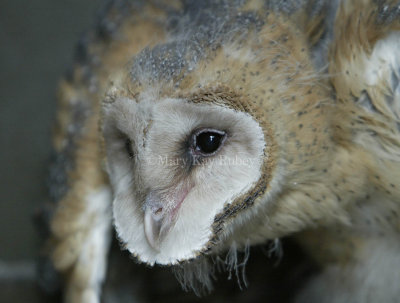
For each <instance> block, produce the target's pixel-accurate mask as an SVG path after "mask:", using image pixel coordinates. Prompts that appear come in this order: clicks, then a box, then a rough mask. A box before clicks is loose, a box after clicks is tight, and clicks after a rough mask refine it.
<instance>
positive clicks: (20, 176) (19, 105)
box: [0, 0, 103, 302]
mask: <svg viewBox="0 0 400 303" xmlns="http://www.w3.org/2000/svg"><path fill="white" fill-rule="evenodd" d="M102 3H103V0H87V1H84V0H64V1H60V0H58V1H57V0H35V1H31V0H0V146H1V150H0V167H1V173H0V302H35V301H40V302H43V300H42V299H43V298H42V297H41V295H40V293H39V292H38V291H37V289H36V287H35V285H34V283H33V282H34V281H32V279H34V271H35V268H34V262H33V261H34V259H35V257H36V256H37V254H38V251H39V242H40V240H39V236H38V234H37V232H36V231H35V230H34V227H33V223H32V221H33V220H32V215H33V213H34V212H35V210H37V209H38V208H39V207H40V206H41V204H42V203H43V202H44V201H45V199H47V196H46V186H45V180H46V174H47V168H48V161H49V157H50V151H51V126H52V123H53V117H54V112H55V108H56V102H55V100H56V98H55V95H56V87H57V82H58V81H59V79H60V78H61V77H62V75H63V73H64V72H65V71H66V70H67V68H68V66H69V65H70V64H71V62H72V59H73V53H74V46H75V43H76V41H77V40H78V39H79V37H80V36H81V35H82V34H83V33H84V32H85V30H87V29H89V28H90V26H91V25H92V24H93V23H94V20H95V15H96V12H97V11H98V9H99V8H100V6H101V4H102ZM21 284H23V286H24V287H23V288H21V287H20V285H21ZM22 290H23V291H22Z"/></svg>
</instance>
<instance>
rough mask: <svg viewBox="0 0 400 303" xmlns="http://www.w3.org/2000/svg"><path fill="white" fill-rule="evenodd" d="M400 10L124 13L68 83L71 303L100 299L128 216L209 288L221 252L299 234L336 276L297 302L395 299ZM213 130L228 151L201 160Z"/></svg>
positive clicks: (337, 7)
mask: <svg viewBox="0 0 400 303" xmlns="http://www.w3.org/2000/svg"><path fill="white" fill-rule="evenodd" d="M164 2H165V3H164ZM399 7H400V3H398V2H397V1H370V0H358V1H356V0H351V1H344V2H340V3H336V2H335V1H333V2H329V1H322V0H321V1H289V2H287V3H286V2H285V3H281V2H279V1H256V0H253V1H245V2H244V3H242V2H241V1H234V2H231V3H228V2H224V1H221V2H213V1H205V2H204V3H201V4H199V3H197V4H196V3H194V2H193V3H192V2H190V1H188V2H180V1H175V2H167V1H159V2H158V1H157V2H154V3H153V2H152V1H151V2H149V3H146V4H145V3H142V2H140V1H137V2H122V3H119V2H118V3H117V2H116V3H115V5H113V6H111V7H110V8H109V10H108V11H107V14H106V16H105V17H103V18H102V19H101V20H102V21H101V23H100V26H99V28H98V30H97V31H95V32H93V34H91V35H89V36H88V37H87V40H86V41H84V42H83V44H82V46H81V48H80V50H81V51H80V57H79V58H78V59H79V60H77V62H76V64H75V66H74V69H73V71H72V74H71V75H70V76H69V77H67V78H66V79H65V80H63V81H62V83H61V87H60V96H59V100H60V105H59V112H58V120H57V121H58V122H57V127H56V130H55V144H54V145H55V149H56V151H57V153H58V154H59V160H58V162H57V163H58V166H55V169H54V176H56V177H57V178H56V179H55V182H54V187H53V191H52V192H53V195H54V198H55V200H57V205H56V208H55V212H54V215H53V217H52V221H51V232H52V239H51V240H50V243H51V245H52V246H51V247H52V249H51V250H52V252H51V256H52V260H53V262H54V265H55V267H56V268H57V270H59V271H61V272H64V273H65V274H66V276H67V277H68V278H67V280H66V281H67V282H66V298H67V301H68V302H93V301H94V302H96V300H98V298H99V296H100V293H101V283H102V281H103V279H104V276H105V275H106V272H105V265H106V256H107V251H108V246H109V245H108V242H109V238H110V235H109V233H110V228H111V216H112V215H111V213H112V211H111V208H113V221H114V225H115V227H116V230H117V236H118V238H119V240H120V242H121V243H122V245H123V247H125V248H126V249H127V250H129V251H130V253H132V254H133V255H134V256H135V257H136V258H137V259H138V260H140V261H142V262H146V263H148V264H151V265H153V264H154V263H160V264H169V265H172V264H175V265H176V264H183V267H184V268H186V271H193V273H192V274H187V272H186V273H185V277H188V276H192V277H194V279H199V280H201V282H203V283H205V284H206V285H207V286H209V285H208V284H209V277H208V275H207V274H204V273H199V272H200V270H204V268H207V269H208V270H209V271H210V272H211V267H212V265H211V263H212V262H211V261H210V260H211V258H210V256H214V255H219V254H222V253H224V251H227V250H229V249H231V250H232V249H234V250H236V249H239V250H241V249H244V247H246V246H248V245H253V244H259V243H264V242H266V241H268V240H274V239H278V238H281V237H285V236H292V237H293V238H294V239H295V240H296V241H297V242H298V243H300V245H301V246H303V248H304V249H305V250H306V251H307V253H308V254H309V255H310V256H311V258H313V259H314V260H315V261H316V262H317V263H318V265H319V266H320V268H321V274H320V275H318V276H316V277H314V278H313V279H312V280H311V281H310V283H308V286H307V287H305V288H304V289H303V290H302V291H301V293H300V294H299V296H298V301H299V302H377V301H382V302H395V300H396V298H398V295H399V290H398V287H397V286H396V281H398V279H399V278H400V274H399V273H398V272H399V271H398V270H396V269H397V267H399V266H400V257H399V252H400V242H399V236H400V220H399V217H398V216H399V213H400V183H399V180H400V93H399V89H400V86H399V79H400V76H399V75H400V59H398V58H400V56H399V55H400V53H399V52H400V51H399V48H398V47H399V46H400V32H399V30H400V19H399V18H400V9H399ZM210 133H211V135H212V136H213V138H215V137H216V138H218V136H224V139H223V140H222V141H221V142H222V143H220V146H221V147H218V149H216V151H215V152H213V153H209V154H207V153H204V152H201V153H200V156H199V155H198V154H199V152H198V149H199V148H200V149H201V148H202V147H201V146H200V147H199V146H198V145H196V144H199V143H198V142H200V140H201V138H200V137H199V136H200V134H206V135H208V136H210ZM203 137H204V135H203ZM193 140H194V143H193ZM196 140H197V141H196ZM196 142H197V143H196ZM193 144H194V145H195V146H193ZM126 149H127V151H128V154H129V156H128V155H127V154H126ZM164 156H165V157H166V159H168V160H174V162H173V164H171V163H172V162H170V163H169V164H167V163H166V162H160V159H162V157H164ZM218 156H220V157H222V158H223V159H225V160H226V159H234V158H235V159H236V160H237V159H239V160H241V161H245V160H248V161H249V162H248V163H246V164H245V165H243V166H242V167H239V165H237V163H236V164H232V162H229V163H230V164H229V165H226V163H225V162H224V163H225V164H224V165H220V164H221V163H217V164H215V163H211V164H210V163H209V162H207V161H209V160H212V159H217V160H221V159H222V158H218ZM154 160H157V161H158V162H154ZM250 160H251V161H250ZM196 163H201V165H196ZM218 165H220V166H218ZM106 171H107V173H106ZM57 180H58V181H57ZM110 187H111V188H112V194H111V191H110ZM111 196H113V199H114V202H113V203H111V201H112V198H111ZM207 211H208V212H207ZM192 263H193V264H201V265H199V266H197V267H198V268H197V269H196V266H194V267H193V268H192V267H191V266H190V264H192ZM187 264H189V265H187ZM204 266H205V267H204ZM189 267H190V269H188V268H189ZM199 268H200V269H199ZM185 282H186V283H188V284H191V283H192V284H193V283H194V282H193V281H192V280H191V279H188V280H187V281H185Z"/></svg>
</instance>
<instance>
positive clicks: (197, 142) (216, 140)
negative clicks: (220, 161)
mask: <svg viewBox="0 0 400 303" xmlns="http://www.w3.org/2000/svg"><path fill="white" fill-rule="evenodd" d="M225 137H226V134H225V132H222V131H217V130H210V129H205V130H202V131H200V132H198V133H196V134H195V135H194V138H193V141H194V142H193V143H194V144H193V145H194V150H195V152H200V153H201V154H203V155H206V156H209V155H212V154H214V153H215V152H216V151H217V150H218V149H219V148H220V146H221V145H222V143H223V142H224V141H225Z"/></svg>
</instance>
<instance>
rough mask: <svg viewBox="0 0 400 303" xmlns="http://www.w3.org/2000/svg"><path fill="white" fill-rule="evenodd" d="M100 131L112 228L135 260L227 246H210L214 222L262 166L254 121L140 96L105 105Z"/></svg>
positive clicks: (218, 108) (173, 259) (161, 259)
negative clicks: (110, 188) (111, 197)
mask: <svg viewBox="0 0 400 303" xmlns="http://www.w3.org/2000/svg"><path fill="white" fill-rule="evenodd" d="M103 132H104V138H105V143H106V152H107V161H108V171H109V175H110V179H111V183H112V185H113V188H114V197H115V199H114V202H113V211H114V222H115V226H116V230H117V234H118V237H119V238H120V240H121V241H122V242H123V243H125V245H126V247H127V249H128V250H129V251H130V252H131V253H132V254H134V255H135V256H137V257H138V258H139V260H141V261H143V262H147V263H149V264H154V263H158V264H175V263H177V262H180V261H182V260H188V259H192V258H194V257H196V256H197V255H198V254H199V253H201V252H205V251H207V250H209V249H211V248H212V249H215V247H214V246H216V247H219V246H220V247H223V246H224V243H223V242H221V241H220V242H219V243H218V244H216V242H215V241H212V239H213V237H214V236H215V228H214V227H215V221H216V217H217V215H218V214H220V213H221V212H222V211H223V209H224V207H225V208H226V207H229V205H230V204H231V203H232V202H233V201H235V200H237V199H239V200H240V197H241V196H244V195H245V194H246V193H247V192H248V191H250V190H251V189H252V188H253V187H254V185H255V183H256V181H257V180H259V179H260V176H261V166H262V164H263V161H264V160H265V157H264V150H265V147H266V142H265V139H264V133H263V130H262V129H261V127H260V126H259V124H258V123H257V122H256V121H255V120H254V119H253V117H252V116H251V115H249V114H248V113H245V112H241V111H237V110H234V109H231V108H228V107H226V106H222V105H216V104H212V103H205V102H200V103H196V102H192V100H190V99H187V98H159V97H157V96H151V95H146V94H141V95H139V96H137V97H136V98H135V99H131V98H115V99H114V100H112V102H109V103H107V104H106V105H105V107H104V121H103ZM214 240H215V239H214Z"/></svg>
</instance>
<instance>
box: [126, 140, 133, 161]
mask: <svg viewBox="0 0 400 303" xmlns="http://www.w3.org/2000/svg"><path fill="white" fill-rule="evenodd" d="M125 149H126V152H127V153H128V155H129V158H133V155H134V154H133V149H132V140H131V139H129V138H126V139H125Z"/></svg>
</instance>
